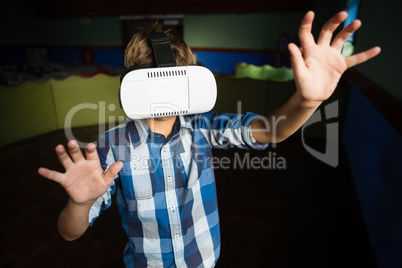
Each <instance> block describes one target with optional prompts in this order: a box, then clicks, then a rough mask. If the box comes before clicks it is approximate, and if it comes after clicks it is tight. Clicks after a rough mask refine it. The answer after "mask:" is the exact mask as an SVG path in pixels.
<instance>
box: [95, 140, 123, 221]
mask: <svg viewBox="0 0 402 268" xmlns="http://www.w3.org/2000/svg"><path fill="white" fill-rule="evenodd" d="M96 148H97V152H98V156H99V161H100V164H101V167H102V169H103V171H104V172H106V171H107V170H108V168H109V167H110V166H111V165H112V164H113V163H114V162H116V159H115V156H114V154H113V151H112V149H111V148H112V147H111V146H110V143H109V141H108V139H107V137H106V136H105V134H102V135H101V136H99V137H98V139H97V143H96ZM118 177H119V175H116V177H115V179H114V180H113V183H112V184H111V185H110V186H109V188H108V189H107V191H106V192H105V193H104V194H103V195H102V196H101V197H99V198H98V199H97V200H96V201H95V203H94V204H93V205H92V207H91V209H90V211H89V215H88V220H89V223H90V226H92V224H93V222H94V221H95V220H96V219H97V218H98V217H99V215H100V213H101V212H102V210H104V209H107V208H109V207H110V205H111V204H112V195H113V194H114V192H115V191H116V184H115V182H116V179H118Z"/></svg>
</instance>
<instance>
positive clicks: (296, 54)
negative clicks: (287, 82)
mask: <svg viewBox="0 0 402 268" xmlns="http://www.w3.org/2000/svg"><path fill="white" fill-rule="evenodd" d="M288 49H289V54H290V61H291V62H292V69H293V72H294V73H295V75H296V74H300V73H302V72H304V71H305V70H306V65H305V63H304V59H303V55H302V51H301V50H300V49H299V48H298V47H297V46H296V45H295V44H293V43H289V45H288Z"/></svg>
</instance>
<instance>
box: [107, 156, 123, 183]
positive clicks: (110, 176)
mask: <svg viewBox="0 0 402 268" xmlns="http://www.w3.org/2000/svg"><path fill="white" fill-rule="evenodd" d="M122 167H123V162H121V161H117V162H114V163H113V164H112V165H111V166H110V167H109V168H108V170H107V171H106V172H105V175H104V179H105V181H106V182H107V183H108V184H109V185H110V184H112V182H113V180H114V178H115V177H116V175H117V173H119V171H120V170H121V169H122Z"/></svg>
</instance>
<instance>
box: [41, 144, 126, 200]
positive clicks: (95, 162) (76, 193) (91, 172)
mask: <svg viewBox="0 0 402 268" xmlns="http://www.w3.org/2000/svg"><path fill="white" fill-rule="evenodd" d="M67 147H68V151H69V153H70V155H68V154H67V152H66V150H65V148H64V146H63V145H58V146H57V147H56V153H57V157H58V158H59V161H60V163H61V164H62V165H63V167H64V168H65V170H66V172H65V173H60V172H57V171H54V170H49V169H47V168H40V169H39V170H38V173H39V174H40V175H42V176H43V177H45V178H48V179H50V180H53V181H55V182H57V183H59V184H60V185H61V186H63V188H64V189H65V190H66V192H67V193H68V195H69V196H70V200H71V201H73V202H74V203H75V204H77V205H91V204H92V203H93V202H94V201H95V200H96V199H97V198H98V197H100V196H102V195H103V194H104V193H105V192H106V190H107V189H108V187H109V186H110V185H111V184H112V182H113V179H114V177H115V176H116V174H117V173H118V172H119V171H120V169H121V168H122V167H123V163H122V162H119V161H118V162H116V163H114V164H113V165H111V166H110V168H109V169H108V170H107V171H106V172H103V169H102V167H101V165H100V162H99V158H98V154H97V152H96V146H95V145H94V144H89V145H88V146H87V148H85V154H86V158H85V157H84V156H83V154H82V153H81V150H80V148H79V146H78V144H77V142H76V141H70V142H68V144H67Z"/></svg>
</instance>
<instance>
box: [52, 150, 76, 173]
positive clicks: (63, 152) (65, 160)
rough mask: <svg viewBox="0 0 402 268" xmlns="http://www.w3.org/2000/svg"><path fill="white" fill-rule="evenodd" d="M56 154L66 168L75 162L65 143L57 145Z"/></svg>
mask: <svg viewBox="0 0 402 268" xmlns="http://www.w3.org/2000/svg"><path fill="white" fill-rule="evenodd" d="M56 154H57V157H58V158H59V161H60V163H61V164H62V165H63V167H64V169H66V170H67V169H68V168H69V167H70V166H71V165H73V164H74V163H73V161H72V160H71V158H70V156H69V155H68V154H67V152H66V149H65V148H64V146H63V145H61V144H59V145H57V146H56Z"/></svg>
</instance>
